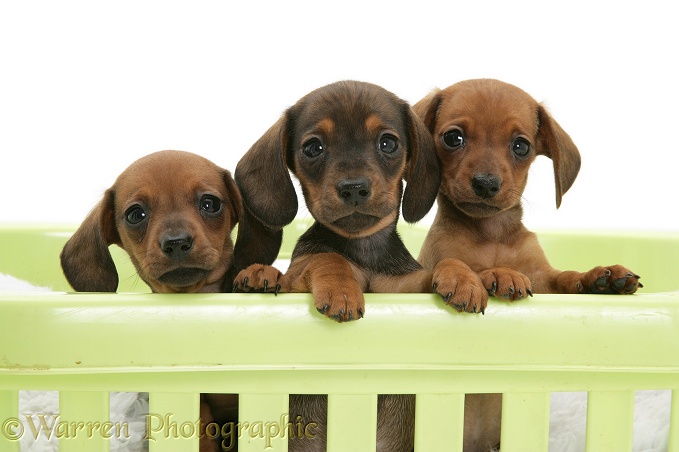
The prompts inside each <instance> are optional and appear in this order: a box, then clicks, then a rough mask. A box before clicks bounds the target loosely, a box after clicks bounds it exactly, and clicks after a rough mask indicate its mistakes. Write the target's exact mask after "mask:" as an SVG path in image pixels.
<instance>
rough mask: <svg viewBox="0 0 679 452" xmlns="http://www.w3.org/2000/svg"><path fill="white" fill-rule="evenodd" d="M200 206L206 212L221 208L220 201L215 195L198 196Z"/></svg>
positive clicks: (217, 210)
mask: <svg viewBox="0 0 679 452" xmlns="http://www.w3.org/2000/svg"><path fill="white" fill-rule="evenodd" d="M200 208H201V210H204V211H205V212H208V213H217V212H219V211H220V210H222V201H220V200H219V198H217V197H216V196H212V195H203V197H202V198H200Z"/></svg>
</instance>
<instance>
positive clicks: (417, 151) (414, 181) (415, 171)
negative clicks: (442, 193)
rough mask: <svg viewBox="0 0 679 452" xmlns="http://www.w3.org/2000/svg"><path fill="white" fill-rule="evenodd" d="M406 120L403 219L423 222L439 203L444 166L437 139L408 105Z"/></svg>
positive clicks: (410, 221)
mask: <svg viewBox="0 0 679 452" xmlns="http://www.w3.org/2000/svg"><path fill="white" fill-rule="evenodd" d="M404 117H405V124H406V126H407V129H408V162H407V164H406V169H405V173H404V179H405V181H406V188H405V191H404V192H403V206H402V211H403V219H404V220H406V221H407V222H409V223H413V222H415V221H419V220H421V219H422V217H424V216H425V215H426V214H427V212H429V210H431V207H432V206H433V205H434V201H436V195H437V194H438V192H439V187H440V185H441V165H440V163H439V160H438V157H437V155H436V148H435V147H434V139H433V137H432V135H431V132H430V131H429V130H428V129H427V127H426V125H425V123H424V122H423V121H422V120H421V119H420V118H419V117H418V115H416V114H415V112H414V111H413V110H412V109H411V108H410V107H409V106H407V105H406V106H405V111H404Z"/></svg>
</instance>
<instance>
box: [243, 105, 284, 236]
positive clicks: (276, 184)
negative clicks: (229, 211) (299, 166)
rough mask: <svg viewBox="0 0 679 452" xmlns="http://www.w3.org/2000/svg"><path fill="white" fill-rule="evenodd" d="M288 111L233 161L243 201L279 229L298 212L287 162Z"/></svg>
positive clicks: (252, 210) (264, 222)
mask: <svg viewBox="0 0 679 452" xmlns="http://www.w3.org/2000/svg"><path fill="white" fill-rule="evenodd" d="M288 130H289V127H288V115H287V114H284V115H283V116H282V117H281V118H280V119H279V120H278V121H277V122H276V123H275V124H274V125H273V126H271V128H269V130H267V131H266V133H265V134H264V135H262V137H261V138H260V139H259V140H257V142H255V144H254V145H252V147H251V148H250V149H249V150H248V151H247V152H246V153H245V155H243V157H242V158H241V159H240V161H239V162H238V165H236V172H235V173H234V178H235V180H236V185H237V186H238V188H239V190H240V193H241V196H242V197H243V205H244V207H245V208H247V210H249V211H250V213H251V214H252V215H254V217H255V218H257V219H258V220H259V221H260V222H261V223H262V224H264V225H266V226H268V227H269V228H271V229H280V228H282V227H283V226H285V225H287V224H289V223H290V222H292V220H293V219H294V218H295V215H296V214H297V194H296V193H295V187H294V186H293V185H292V179H290V174H289V173H288V168H287V166H286V151H287V148H288V142H289V137H288V133H289V132H288Z"/></svg>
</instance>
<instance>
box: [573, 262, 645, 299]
mask: <svg viewBox="0 0 679 452" xmlns="http://www.w3.org/2000/svg"><path fill="white" fill-rule="evenodd" d="M639 278H640V276H639V275H637V274H635V273H633V272H632V271H630V270H629V269H627V268H625V267H623V266H622V265H613V266H610V267H594V268H593V269H591V270H590V271H588V272H587V273H583V274H582V276H581V278H580V281H578V283H577V290H578V292H579V293H591V294H625V295H626V294H633V293H634V292H636V291H637V289H639V288H641V287H644V286H643V285H642V284H641V283H640V282H639Z"/></svg>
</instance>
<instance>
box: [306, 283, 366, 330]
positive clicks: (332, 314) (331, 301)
mask: <svg viewBox="0 0 679 452" xmlns="http://www.w3.org/2000/svg"><path fill="white" fill-rule="evenodd" d="M312 293H313V296H314V306H316V309H317V310H318V312H320V313H321V314H323V315H325V316H326V317H328V318H331V319H333V320H336V321H338V322H348V321H350V320H358V319H361V318H363V314H364V313H365V300H364V298H363V291H362V290H361V287H360V286H359V285H358V282H357V281H356V280H353V279H345V280H341V281H340V280H334V281H326V282H324V283H322V284H318V285H316V286H314V288H313V289H312Z"/></svg>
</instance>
